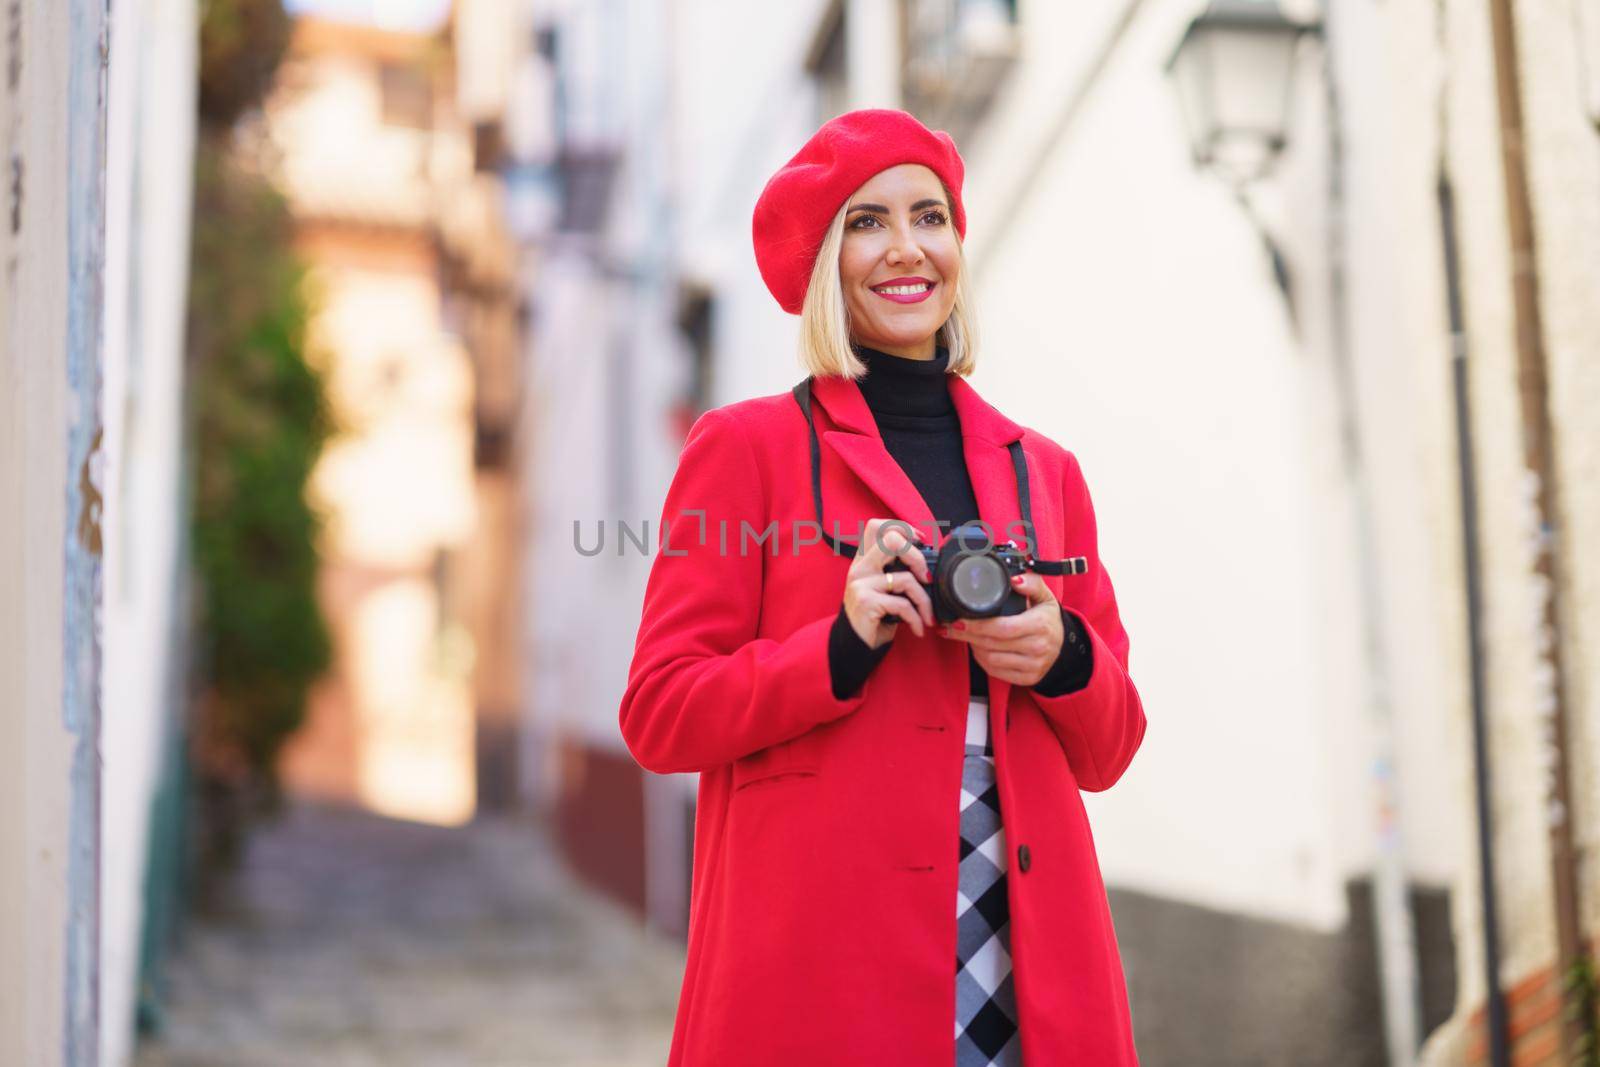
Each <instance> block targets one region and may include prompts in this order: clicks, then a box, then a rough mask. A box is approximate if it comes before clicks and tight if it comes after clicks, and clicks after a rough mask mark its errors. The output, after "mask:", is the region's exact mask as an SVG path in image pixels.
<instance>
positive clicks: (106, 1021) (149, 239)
mask: <svg viewBox="0 0 1600 1067" xmlns="http://www.w3.org/2000/svg"><path fill="white" fill-rule="evenodd" d="M197 43H198V28H197V12H196V9H195V5H194V4H193V2H192V0H142V2H139V3H129V4H123V5H121V6H120V7H119V8H118V10H117V17H116V20H115V23H114V26H113V32H112V37H111V66H110V73H109V79H110V86H111V89H110V93H109V99H110V109H109V115H108V131H107V153H108V159H107V171H106V190H107V220H106V279H105V295H106V347H105V396H104V402H103V403H104V414H105V431H106V440H107V441H108V442H110V447H109V448H108V455H109V457H110V463H109V464H108V469H107V472H106V524H105V529H106V533H107V537H106V549H105V606H104V612H105V614H104V620H103V625H104V627H105V663H104V682H103V693H104V697H103V699H104V712H105V717H104V728H103V731H102V737H101V749H102V768H103V770H102V773H103V775H104V777H103V785H102V788H103V791H104V792H103V795H104V802H103V804H102V807H101V830H100V837H101V843H102V853H101V856H100V863H101V886H102V889H101V907H102V927H101V944H100V952H101V959H100V980H101V986H100V1010H101V1029H100V1036H101V1046H100V1062H102V1063H103V1064H106V1065H108V1067H115V1065H119V1064H124V1063H127V1062H129V1061H130V1059H131V1056H132V1046H133V1038H134V1005H135V1002H136V1000H137V995H138V991H137V980H138V972H139V958H140V942H141V934H142V931H143V925H144V921H145V915H144V892H145V876H146V866H147V860H148V857H149V840H150V835H149V827H150V815H151V802H152V797H153V795H154V792H155V789H156V785H157V779H158V776H159V775H160V774H161V771H162V758H163V755H164V754H165V753H166V752H167V750H168V748H169V743H168V742H169V738H170V737H171V734H172V732H173V731H174V730H176V729H178V714H179V710H180V709H179V707H178V706H177V704H176V703H175V700H174V698H175V697H176V696H177V694H178V693H180V692H181V687H180V686H179V685H178V680H177V679H176V678H175V677H174V670H175V668H176V667H177V664H178V662H179V661H178V656H177V652H178V649H177V647H175V646H176V644H177V643H178V642H180V641H181V639H182V638H181V635H182V633H183V631H184V629H185V626H186V620H185V619H183V618H182V613H181V611H180V606H179V604H178V603H177V602H176V592H177V588H178V569H179V566H180V558H179V552H180V548H181V545H182V544H183V543H184V542H185V541H186V538H185V536H184V534H183V532H182V529H181V527H182V524H183V522H184V521H185V516H186V515H187V507H186V506H185V502H184V499H183V492H182V488H181V484H180V477H181V465H182V464H181V456H180V449H181V446H182V443H183V422H184V414H183V409H182V395H183V393H182V376H183V364H184V359H183V354H184V323H185V311H186V307H187V295H188V294H187V286H188V264H189V221H190V211H191V203H192V200H191V194H192V175H193V170H194V136H195V122H194V115H195V93H196V76H197V67H198V57H197V53H196V47H197Z"/></svg>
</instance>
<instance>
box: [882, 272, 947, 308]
mask: <svg viewBox="0 0 1600 1067" xmlns="http://www.w3.org/2000/svg"><path fill="white" fill-rule="evenodd" d="M936 285H938V283H937V282H931V281H929V280H928V279H926V278H890V279H889V280H888V281H886V282H881V283H879V284H878V285H874V286H872V287H871V288H872V291H873V292H874V293H877V294H878V295H879V296H881V297H883V298H884V299H885V300H893V301H894V302H895V303H896V304H920V303H921V302H922V301H924V300H926V299H928V297H929V296H930V295H931V294H932V293H933V290H934V287H935V286H936Z"/></svg>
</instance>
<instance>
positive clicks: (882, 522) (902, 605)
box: [844, 519, 1060, 648]
mask: <svg viewBox="0 0 1600 1067" xmlns="http://www.w3.org/2000/svg"><path fill="white" fill-rule="evenodd" d="M912 538H916V539H917V540H918V541H920V540H921V539H922V535H921V534H919V533H918V532H917V530H916V528H915V527H913V526H912V525H911V524H910V523H908V522H905V521H903V520H901V519H871V520H869V521H868V522H867V525H866V529H865V530H863V532H862V536H861V544H860V546H858V547H857V549H856V556H855V559H854V560H852V561H851V563H850V570H849V571H848V572H847V573H846V574H845V578H844V611H845V615H846V616H848V617H849V619H850V627H851V629H853V630H855V632H856V636H858V637H860V638H861V640H862V641H864V642H866V643H867V645H868V646H869V647H871V648H877V647H878V646H880V645H882V644H883V643H884V642H886V641H890V640H892V639H893V638H894V631H895V626H896V624H898V623H899V621H900V620H901V619H904V620H905V621H906V622H909V623H910V624H911V628H912V629H913V630H914V631H916V634H917V636H918V637H921V636H922V635H923V632H924V630H925V629H926V628H928V627H931V626H933V602H932V600H930V599H929V597H928V591H927V590H926V589H924V588H922V586H921V585H920V584H919V583H921V582H926V581H928V580H929V576H928V561H927V560H925V559H923V558H922V553H921V552H920V551H918V550H917V548H916V547H915V546H914V544H913V542H912V540H911V539H912ZM897 558H898V559H902V560H904V561H905V563H906V565H907V566H908V567H910V568H911V570H910V572H909V573H908V572H906V571H889V572H885V571H884V569H883V568H884V567H885V566H886V565H887V564H888V563H889V561H890V560H893V559H897ZM913 575H914V576H915V578H914V579H913ZM1059 622H1060V620H1057V624H1058V625H1059Z"/></svg>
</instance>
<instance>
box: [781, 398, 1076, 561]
mask: <svg viewBox="0 0 1600 1067" xmlns="http://www.w3.org/2000/svg"><path fill="white" fill-rule="evenodd" d="M790 392H791V393H793V394H794V399H795V403H797V404H799V405H800V412H801V414H803V415H805V417H806V429H807V430H809V431H810V434H811V502H812V505H813V506H814V507H815V509H816V512H817V527H818V529H819V530H821V527H822V446H821V444H820V443H819V442H818V441H817V425H816V423H815V422H814V421H812V418H811V379H810V378H809V377H807V378H805V379H804V380H802V381H801V382H800V383H799V384H798V385H796V386H795V387H794V388H793V389H792V390H790ZM1006 448H1007V449H1008V450H1009V451H1010V452H1011V466H1012V467H1013V469H1015V471H1016V476H1017V503H1018V504H1019V505H1020V506H1021V509H1022V528H1023V530H1024V531H1025V532H1026V534H1027V538H1028V544H1029V546H1032V545H1036V544H1038V540H1037V539H1036V538H1035V537H1034V529H1033V503H1032V498H1031V494H1030V493H1029V490H1028V458H1027V457H1026V456H1025V455H1023V454H1022V442H1021V441H1012V442H1011V443H1010V444H1009V445H1007V446H1006ZM821 532H822V539H823V540H824V541H826V542H827V544H828V547H829V548H831V549H832V550H833V551H834V552H836V553H838V554H839V555H842V556H845V557H848V558H851V559H853V558H855V554H856V545H854V544H852V543H851V542H849V541H836V540H834V539H833V538H832V537H829V536H828V532H827V531H826V530H821ZM1029 567H1030V569H1032V570H1035V571H1038V572H1039V573H1040V574H1049V575H1058V574H1085V573H1087V572H1088V570H1089V560H1088V557H1086V556H1072V557H1070V558H1068V559H1031V557H1030V563H1029Z"/></svg>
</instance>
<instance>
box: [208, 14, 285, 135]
mask: <svg viewBox="0 0 1600 1067" xmlns="http://www.w3.org/2000/svg"><path fill="white" fill-rule="evenodd" d="M290 26H291V20H290V18H289V16H288V14H287V13H286V12H285V11H284V10H283V3H282V0H201V2H200V119H201V121H202V122H203V123H204V124H206V125H207V126H211V127H213V128H225V127H228V126H231V125H232V124H233V123H234V121H235V120H236V119H238V117H239V116H240V115H242V114H244V113H245V112H246V111H248V110H249V109H250V108H252V107H254V106H256V105H257V104H259V103H260V102H261V98H262V97H263V96H264V95H265V94H266V92H267V90H268V89H270V88H271V86H272V79H273V77H274V76H275V75H276V74H277V71H278V64H279V63H280V62H282V61H283V54H284V51H285V50H286V49H287V48H288V45H289V30H290Z"/></svg>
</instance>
